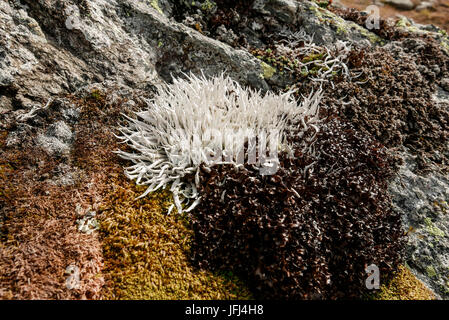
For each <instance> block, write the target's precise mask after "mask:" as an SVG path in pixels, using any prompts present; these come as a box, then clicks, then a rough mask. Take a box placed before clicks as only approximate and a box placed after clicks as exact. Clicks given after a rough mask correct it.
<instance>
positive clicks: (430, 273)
mask: <svg viewBox="0 0 449 320" xmlns="http://www.w3.org/2000/svg"><path fill="white" fill-rule="evenodd" d="M426 273H427V275H428V276H429V277H430V278H433V277H436V276H437V272H436V271H435V268H434V267H433V266H427V268H426Z"/></svg>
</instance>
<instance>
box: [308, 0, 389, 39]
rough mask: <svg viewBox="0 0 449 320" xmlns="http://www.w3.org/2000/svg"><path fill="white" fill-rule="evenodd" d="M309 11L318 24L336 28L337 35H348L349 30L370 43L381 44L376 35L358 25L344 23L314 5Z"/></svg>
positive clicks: (331, 13)
mask: <svg viewBox="0 0 449 320" xmlns="http://www.w3.org/2000/svg"><path fill="white" fill-rule="evenodd" d="M309 9H310V11H312V12H313V13H314V14H315V16H316V17H317V18H318V20H319V21H320V22H325V23H327V24H328V25H334V26H335V27H336V28H337V31H336V32H337V34H338V35H339V34H347V33H349V30H357V31H358V32H359V33H360V34H361V35H362V36H364V37H365V38H367V39H368V40H369V41H370V42H371V43H373V44H375V43H380V44H382V42H383V41H382V38H380V37H379V36H377V35H376V34H374V33H372V32H370V31H368V30H367V29H365V28H363V27H362V26H359V25H358V24H356V23H354V22H351V21H346V20H344V19H343V18H342V17H339V16H338V15H336V14H335V13H333V12H331V11H329V10H327V9H325V8H322V7H320V6H318V5H316V4H314V3H313V4H312V5H311V6H310V7H309Z"/></svg>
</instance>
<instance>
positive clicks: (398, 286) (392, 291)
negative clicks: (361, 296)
mask: <svg viewBox="0 0 449 320" xmlns="http://www.w3.org/2000/svg"><path fill="white" fill-rule="evenodd" d="M373 298H374V299H375V300H434V299H435V295H434V294H433V293H432V291H430V290H429V289H428V288H427V287H426V286H425V285H424V284H423V283H422V282H421V281H420V280H419V279H417V278H416V277H415V275H414V274H413V273H412V272H411V271H410V270H409V269H408V268H407V267H406V266H400V267H399V268H398V271H397V272H396V273H395V274H394V276H393V278H392V279H391V280H390V281H389V282H388V283H386V284H385V285H382V286H381V287H380V292H379V293H377V294H376V295H375V296H374V297H373Z"/></svg>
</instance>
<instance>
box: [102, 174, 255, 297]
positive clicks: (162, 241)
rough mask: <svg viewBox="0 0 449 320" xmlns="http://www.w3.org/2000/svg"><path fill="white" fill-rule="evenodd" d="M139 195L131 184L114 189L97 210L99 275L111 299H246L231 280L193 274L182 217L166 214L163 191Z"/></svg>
mask: <svg viewBox="0 0 449 320" xmlns="http://www.w3.org/2000/svg"><path fill="white" fill-rule="evenodd" d="M143 191H144V190H143V189H141V188H139V187H136V186H134V184H133V183H131V182H121V183H119V184H117V185H116V186H115V187H114V192H112V193H111V194H110V196H109V198H108V199H106V200H107V201H106V205H105V206H104V207H103V208H102V219H101V231H100V232H101V235H102V240H103V251H104V258H105V269H104V273H105V274H106V276H107V278H108V285H107V287H108V288H109V289H108V290H107V292H106V293H105V296H106V298H110V299H248V298H251V295H250V293H249V291H248V289H247V288H245V286H244V285H243V284H242V283H241V282H240V281H239V280H238V279H237V278H235V277H234V276H232V275H231V276H230V275H229V274H228V275H218V274H212V273H210V272H207V271H203V270H197V269H195V268H194V267H193V266H192V265H191V264H190V262H189V258H188V257H189V250H190V241H191V237H192V232H191V230H190V229H189V228H188V227H187V225H186V217H182V216H180V215H179V214H173V213H172V214H171V215H167V209H168V207H169V205H170V204H171V202H170V199H171V196H170V194H169V193H168V192H167V191H160V192H156V193H154V194H153V195H152V196H149V197H146V198H145V199H139V200H135V199H136V197H137V196H138V195H139V194H141V193H142V192H143Z"/></svg>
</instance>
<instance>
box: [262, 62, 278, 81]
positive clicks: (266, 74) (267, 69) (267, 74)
mask: <svg viewBox="0 0 449 320" xmlns="http://www.w3.org/2000/svg"><path fill="white" fill-rule="evenodd" d="M260 66H261V67H262V70H263V72H262V74H261V77H262V78H264V79H270V78H271V77H272V76H273V75H274V74H275V73H276V69H275V68H273V67H272V66H270V65H269V64H267V63H265V62H263V61H262V62H261V64H260Z"/></svg>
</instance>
